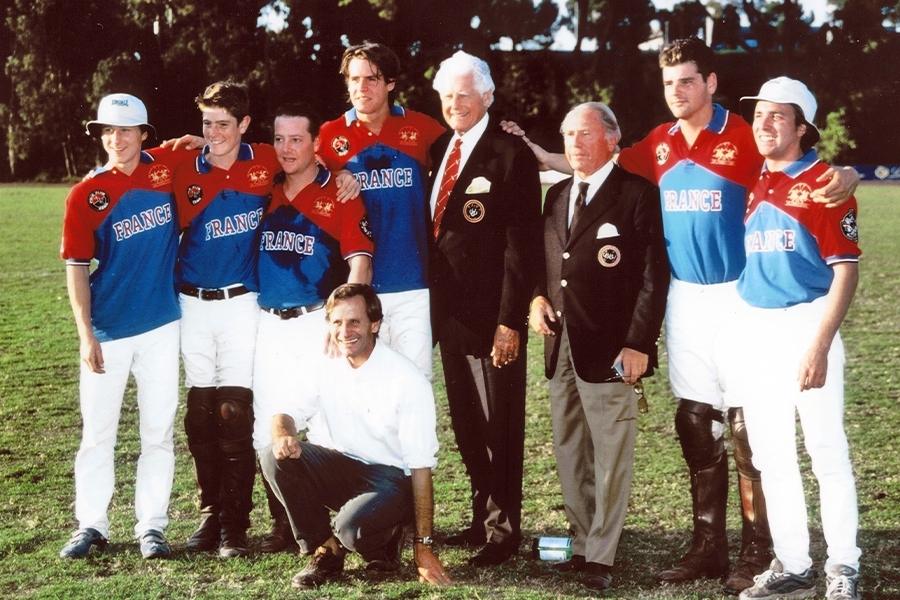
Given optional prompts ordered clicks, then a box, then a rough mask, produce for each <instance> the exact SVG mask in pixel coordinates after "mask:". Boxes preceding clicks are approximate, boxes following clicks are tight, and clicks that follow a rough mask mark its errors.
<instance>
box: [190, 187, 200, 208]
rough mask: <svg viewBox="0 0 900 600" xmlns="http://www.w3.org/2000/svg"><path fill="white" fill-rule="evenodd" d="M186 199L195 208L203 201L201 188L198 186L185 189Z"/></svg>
mask: <svg viewBox="0 0 900 600" xmlns="http://www.w3.org/2000/svg"><path fill="white" fill-rule="evenodd" d="M187 199H188V202H190V203H191V204H193V205H194V206H196V205H197V204H199V203H200V201H201V200H203V188H201V187H200V186H199V185H196V184H194V185H189V186H188V188H187Z"/></svg>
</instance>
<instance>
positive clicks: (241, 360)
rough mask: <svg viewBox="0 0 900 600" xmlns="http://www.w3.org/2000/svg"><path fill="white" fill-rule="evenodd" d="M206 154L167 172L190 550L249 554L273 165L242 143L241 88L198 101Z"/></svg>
mask: <svg viewBox="0 0 900 600" xmlns="http://www.w3.org/2000/svg"><path fill="white" fill-rule="evenodd" d="M196 100H197V107H198V108H199V109H200V111H201V113H202V116H203V136H204V138H205V139H206V146H205V147H204V148H203V150H202V151H201V153H200V155H199V156H198V157H197V158H196V159H195V160H194V161H191V162H188V163H182V164H181V165H179V168H178V169H177V171H176V173H175V183H174V188H175V198H176V201H177V204H178V220H179V222H180V225H181V228H182V235H181V244H180V246H179V249H178V265H177V270H176V276H177V285H178V289H179V291H180V292H181V294H180V297H179V300H180V304H181V310H182V314H183V316H184V318H183V321H182V329H181V353H182V357H183V359H184V370H185V379H186V385H187V386H188V387H189V388H190V390H189V391H188V398H187V415H186V416H185V419H184V425H185V431H186V432H187V438H188V446H189V447H190V450H191V456H192V457H193V459H194V470H195V475H196V478H197V488H198V492H199V497H200V514H201V522H200V527H199V528H198V529H197V531H196V532H195V533H194V534H193V535H192V536H191V538H190V539H189V540H188V543H187V548H188V550H192V551H208V550H216V549H217V548H218V549H219V554H220V555H221V556H223V557H238V556H245V555H246V554H247V553H248V552H249V549H248V543H247V528H248V527H249V526H250V509H251V508H252V491H253V480H254V478H255V476H256V457H255V454H254V452H253V443H252V434H253V392H252V391H251V386H252V382H253V355H254V348H255V345H256V328H257V323H258V321H259V306H258V305H257V298H256V297H257V292H258V290H259V284H258V278H257V265H256V257H257V251H256V248H257V244H258V243H259V225H260V221H261V220H262V216H263V212H264V210H265V206H266V203H267V202H268V199H269V194H270V193H271V191H272V181H273V178H274V177H275V174H276V173H278V171H279V170H281V166H280V165H279V163H278V160H277V158H276V156H275V151H274V150H273V149H272V147H271V146H266V145H259V144H254V145H250V144H245V143H243V142H241V136H242V135H243V134H244V133H245V132H246V131H247V128H248V127H249V126H250V116H249V110H250V101H249V97H248V95H247V90H246V88H244V87H243V86H241V85H238V84H236V83H233V82H230V81H224V82H218V83H214V84H212V85H210V86H209V87H208V88H206V91H205V92H204V93H203V94H202V95H200V96H198V97H197V99H196Z"/></svg>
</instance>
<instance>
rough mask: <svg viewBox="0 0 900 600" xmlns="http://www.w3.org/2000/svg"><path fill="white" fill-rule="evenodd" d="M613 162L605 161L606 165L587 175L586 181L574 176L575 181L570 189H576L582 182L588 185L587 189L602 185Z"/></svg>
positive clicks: (610, 170)
mask: <svg viewBox="0 0 900 600" xmlns="http://www.w3.org/2000/svg"><path fill="white" fill-rule="evenodd" d="M612 168H613V161H611V160H609V161H606V164H605V165H603V166H602V167H600V168H599V169H597V170H596V171H594V172H593V173H591V174H590V175H588V177H587V179H580V178H579V177H578V175H576V176H575V181H574V183H573V185H572V187H575V188H577V187H578V184H579V183H581V182H582V181H584V182H586V183H587V184H588V187H594V186H595V185H596V186H600V185H603V182H604V181H606V178H607V177H609V174H610V173H611V172H612Z"/></svg>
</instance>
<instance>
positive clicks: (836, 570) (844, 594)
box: [825, 565, 859, 600]
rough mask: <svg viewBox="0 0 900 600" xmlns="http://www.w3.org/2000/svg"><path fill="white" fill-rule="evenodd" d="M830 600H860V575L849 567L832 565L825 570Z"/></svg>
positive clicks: (826, 593) (827, 592) (826, 592)
mask: <svg viewBox="0 0 900 600" xmlns="http://www.w3.org/2000/svg"><path fill="white" fill-rule="evenodd" d="M825 583H826V585H827V586H828V588H827V590H826V591H825V598H827V599H828V600H859V573H857V572H856V569H854V568H853V567H848V566H847V565H831V566H830V567H828V568H827V569H826V570H825Z"/></svg>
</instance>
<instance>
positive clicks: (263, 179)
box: [247, 165, 271, 187]
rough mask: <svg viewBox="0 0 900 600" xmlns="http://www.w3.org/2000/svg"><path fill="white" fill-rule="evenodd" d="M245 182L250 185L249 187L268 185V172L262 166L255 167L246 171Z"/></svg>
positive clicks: (269, 179)
mask: <svg viewBox="0 0 900 600" xmlns="http://www.w3.org/2000/svg"><path fill="white" fill-rule="evenodd" d="M247 181H248V183H250V187H262V186H264V185H269V182H270V181H271V178H270V177H269V170H268V169H267V168H265V167H264V166H262V165H256V166H255V167H253V168H252V169H250V170H249V171H247Z"/></svg>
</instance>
